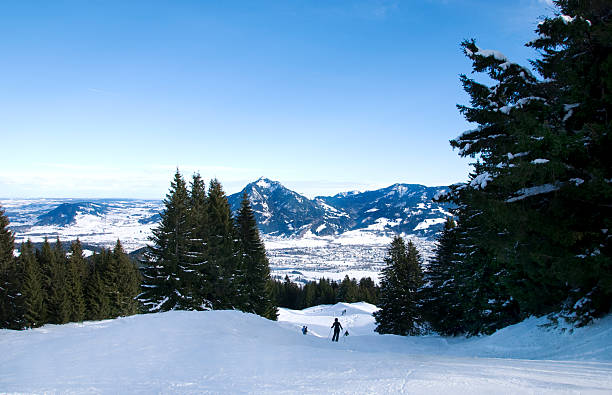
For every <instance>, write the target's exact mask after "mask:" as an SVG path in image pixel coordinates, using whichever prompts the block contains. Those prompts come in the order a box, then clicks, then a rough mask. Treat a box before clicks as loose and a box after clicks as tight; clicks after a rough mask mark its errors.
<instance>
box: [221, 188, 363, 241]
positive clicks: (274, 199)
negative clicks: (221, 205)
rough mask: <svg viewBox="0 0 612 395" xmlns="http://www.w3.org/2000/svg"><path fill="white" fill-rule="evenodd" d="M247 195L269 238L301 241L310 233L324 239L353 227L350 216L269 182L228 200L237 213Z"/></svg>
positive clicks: (260, 225)
mask: <svg viewBox="0 0 612 395" xmlns="http://www.w3.org/2000/svg"><path fill="white" fill-rule="evenodd" d="M245 193H246V194H247V195H248V197H249V201H250V202H251V206H252V207H253V211H254V212H255V217H256V219H257V223H258V224H259V228H260V230H261V232H262V233H263V234H265V235H270V236H298V237H299V236H303V235H304V234H306V233H307V232H308V231H311V232H312V233H314V234H316V235H321V236H324V235H333V234H339V233H342V232H343V231H345V230H348V229H349V228H350V226H351V224H352V220H351V218H350V216H349V215H348V214H347V213H346V212H344V211H341V210H338V209H336V208H334V207H332V206H329V205H327V204H325V203H324V202H321V201H318V200H311V199H308V198H307V197H305V196H303V195H300V194H299V193H297V192H294V191H292V190H290V189H287V188H285V187H284V186H283V185H282V184H281V183H279V182H277V181H271V180H269V179H267V178H260V179H259V180H257V181H255V182H252V183H250V184H248V185H247V186H246V187H244V189H243V190H242V191H240V192H239V193H235V194H233V195H230V196H229V197H228V200H229V203H230V206H231V207H232V210H233V211H234V212H236V211H238V209H239V208H240V201H241V200H242V196H243V195H244V194H245Z"/></svg>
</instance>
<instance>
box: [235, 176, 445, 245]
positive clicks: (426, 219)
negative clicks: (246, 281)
mask: <svg viewBox="0 0 612 395" xmlns="http://www.w3.org/2000/svg"><path fill="white" fill-rule="evenodd" d="M447 189H448V188H447V187H427V186H424V185H417V184H394V185H391V186H389V187H387V188H382V189H377V190H374V191H366V192H344V193H340V194H337V195H334V196H317V197H315V198H314V199H308V198H307V197H305V196H303V195H300V194H299V193H297V192H294V191H292V190H290V189H287V188H286V187H284V186H283V185H282V184H281V183H279V182H277V181H271V180H269V179H267V178H260V179H259V180H257V181H255V182H252V183H250V184H248V185H247V186H246V187H245V188H244V189H243V190H242V191H241V192H239V193H235V194H233V195H230V196H229V197H228V200H229V203H230V205H231V207H232V210H234V211H237V210H238V208H239V207H240V200H241V199H242V196H243V194H245V193H246V194H247V195H248V197H249V201H250V203H251V206H252V207H253V211H254V212H255V217H256V219H257V222H258V224H259V227H260V230H261V232H262V233H263V234H266V235H270V236H285V237H302V236H304V235H307V234H314V235H317V236H332V235H339V234H342V233H344V232H347V231H351V230H361V229H363V230H369V231H373V232H380V233H405V234H413V235H417V236H424V237H432V236H434V235H435V234H436V233H437V232H439V230H440V229H441V226H442V224H443V223H444V221H445V220H446V217H447V216H448V215H450V213H449V212H448V211H447V210H448V209H449V205H448V204H443V203H437V202H434V201H433V197H434V196H435V195H436V194H438V193H439V192H441V191H446V190H447Z"/></svg>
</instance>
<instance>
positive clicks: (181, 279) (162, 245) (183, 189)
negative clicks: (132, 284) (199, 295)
mask: <svg viewBox="0 0 612 395" xmlns="http://www.w3.org/2000/svg"><path fill="white" fill-rule="evenodd" d="M188 200H189V199H188V192H187V186H186V184H185V181H184V180H183V177H182V176H181V174H180V172H179V171H178V169H177V171H176V174H175V175H174V180H173V181H172V182H171V184H170V191H169V192H168V194H167V195H166V199H165V200H164V206H165V209H164V211H163V212H162V213H161V222H160V224H159V226H158V227H157V228H155V229H153V236H152V237H151V238H150V240H151V241H152V242H153V245H150V246H149V250H148V252H147V260H146V262H144V268H143V285H142V287H143V288H142V293H141V294H140V295H139V299H140V300H141V302H142V303H143V305H144V307H145V309H146V310H147V311H149V312H159V311H168V310H173V309H179V310H182V309H190V308H192V307H193V296H192V295H190V294H189V292H190V288H189V281H188V279H189V278H190V276H191V274H190V270H191V265H190V264H191V262H190V254H189V251H188V250H189V240H190V239H191V238H192V235H191V233H190V227H189V215H188V206H189V201H188Z"/></svg>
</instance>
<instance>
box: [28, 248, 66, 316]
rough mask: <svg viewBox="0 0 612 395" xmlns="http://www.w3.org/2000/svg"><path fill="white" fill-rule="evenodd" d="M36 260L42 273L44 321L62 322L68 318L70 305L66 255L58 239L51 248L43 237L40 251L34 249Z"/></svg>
mask: <svg viewBox="0 0 612 395" xmlns="http://www.w3.org/2000/svg"><path fill="white" fill-rule="evenodd" d="M36 260H37V261H38V262H39V264H40V267H41V271H42V274H43V283H44V291H45V294H44V296H45V298H44V303H45V311H46V313H47V317H46V322H49V323H52V324H64V323H66V322H68V320H69V318H70V305H69V300H68V293H67V289H68V284H67V281H66V255H65V252H64V250H63V247H62V244H61V242H60V240H59V239H57V241H56V243H55V247H54V248H51V245H50V244H49V241H48V240H47V238H45V240H44V242H43V245H42V247H41V249H40V251H36Z"/></svg>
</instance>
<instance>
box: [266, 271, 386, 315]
mask: <svg viewBox="0 0 612 395" xmlns="http://www.w3.org/2000/svg"><path fill="white" fill-rule="evenodd" d="M344 281H346V278H345V279H344V280H343V282H344ZM348 283H350V284H351V285H350V286H348V287H350V288H353V287H354V286H355V285H356V284H357V280H355V279H350V280H348V282H347V283H346V285H345V287H346V286H347V285H348ZM269 284H270V285H271V289H272V290H273V292H272V297H273V299H274V300H275V301H276V305H277V306H279V307H286V308H289V309H294V310H301V309H305V308H307V307H312V306H318V305H321V304H334V303H337V302H348V303H352V302H362V301H363V302H368V303H372V304H376V303H377V299H378V293H379V287H377V286H376V284H375V283H374V281H373V280H372V279H371V278H369V277H366V278H362V279H361V280H360V281H359V285H357V296H356V297H354V298H353V297H351V300H345V299H344V298H343V296H342V294H341V292H344V295H346V292H345V291H344V290H342V288H343V286H342V282H341V283H340V284H338V283H337V282H335V281H331V280H330V279H326V278H321V279H319V281H309V282H307V283H306V284H304V286H302V287H300V285H298V284H297V283H294V282H292V281H291V280H290V279H289V277H288V276H285V279H284V281H278V280H272V281H271V282H270V283H269ZM345 289H346V288H345ZM341 290H342V291H341ZM352 292H353V291H350V292H349V294H351V295H352Z"/></svg>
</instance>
